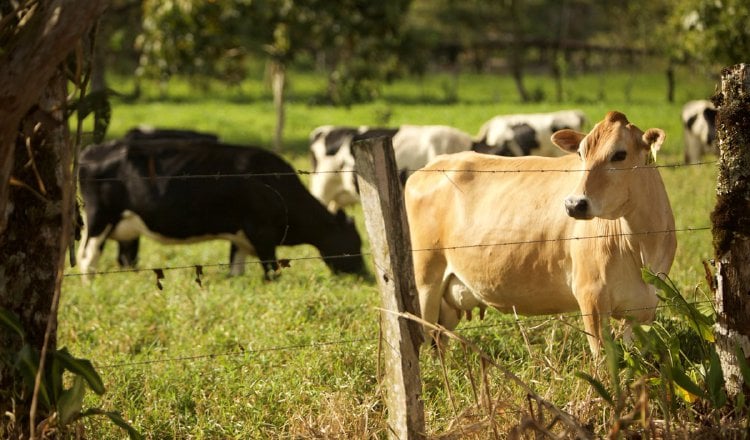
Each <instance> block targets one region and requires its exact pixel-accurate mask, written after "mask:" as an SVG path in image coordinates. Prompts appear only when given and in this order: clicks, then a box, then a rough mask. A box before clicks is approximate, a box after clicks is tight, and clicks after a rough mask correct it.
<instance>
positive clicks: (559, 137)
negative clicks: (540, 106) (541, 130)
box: [551, 128, 586, 153]
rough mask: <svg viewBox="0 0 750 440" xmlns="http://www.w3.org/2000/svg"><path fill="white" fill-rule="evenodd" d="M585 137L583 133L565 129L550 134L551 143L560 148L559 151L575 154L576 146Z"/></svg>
mask: <svg viewBox="0 0 750 440" xmlns="http://www.w3.org/2000/svg"><path fill="white" fill-rule="evenodd" d="M585 137H586V135H585V134H584V133H580V132H577V131H575V130H571V129H569V128H566V129H564V130H558V131H556V132H554V133H552V137H551V139H552V143H553V144H555V145H557V146H558V147H560V149H561V150H563V151H565V152H568V153H575V152H576V151H578V145H579V144H580V143H581V141H582V140H583V138H585Z"/></svg>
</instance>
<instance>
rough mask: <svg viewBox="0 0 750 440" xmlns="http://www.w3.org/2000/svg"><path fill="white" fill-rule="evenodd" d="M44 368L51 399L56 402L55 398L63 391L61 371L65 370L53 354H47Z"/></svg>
mask: <svg viewBox="0 0 750 440" xmlns="http://www.w3.org/2000/svg"><path fill="white" fill-rule="evenodd" d="M44 370H45V371H44V373H45V375H46V376H47V383H48V384H49V392H50V395H51V397H52V401H53V402H57V401H58V400H57V399H58V398H60V395H61V394H62V393H63V373H64V372H65V371H64V369H63V368H62V366H61V365H60V361H58V360H57V358H56V357H55V356H47V363H46V364H45V367H44Z"/></svg>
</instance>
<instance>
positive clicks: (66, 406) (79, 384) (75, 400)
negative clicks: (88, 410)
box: [57, 376, 86, 425]
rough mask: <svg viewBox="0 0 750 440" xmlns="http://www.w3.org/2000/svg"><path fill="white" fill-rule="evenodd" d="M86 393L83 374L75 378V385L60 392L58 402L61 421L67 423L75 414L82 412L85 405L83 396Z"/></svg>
mask: <svg viewBox="0 0 750 440" xmlns="http://www.w3.org/2000/svg"><path fill="white" fill-rule="evenodd" d="M85 394H86V385H85V383H84V381H83V379H82V378H81V376H76V377H75V378H74V379H73V386H72V387H70V388H69V389H67V390H65V391H63V392H62V394H60V400H58V402H57V414H58V415H59V417H60V423H62V424H63V425H67V424H68V423H69V422H70V421H71V420H73V418H74V417H75V416H77V415H78V414H80V413H81V407H83V396H84V395H85Z"/></svg>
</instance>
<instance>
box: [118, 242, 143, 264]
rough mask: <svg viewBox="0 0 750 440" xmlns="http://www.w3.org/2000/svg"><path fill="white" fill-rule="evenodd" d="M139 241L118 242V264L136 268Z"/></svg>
mask: <svg viewBox="0 0 750 440" xmlns="http://www.w3.org/2000/svg"><path fill="white" fill-rule="evenodd" d="M139 243H140V240H139V239H137V238H136V239H135V240H125V241H118V242H117V262H118V263H119V264H120V266H123V267H135V265H136V263H137V262H138V245H139Z"/></svg>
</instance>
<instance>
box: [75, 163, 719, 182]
mask: <svg viewBox="0 0 750 440" xmlns="http://www.w3.org/2000/svg"><path fill="white" fill-rule="evenodd" d="M717 163H718V161H705V162H697V163H671V164H663V165H646V166H634V167H628V168H608V169H607V171H637V170H648V169H653V168H683V167H695V166H704V165H715V164H717ZM405 171H407V172H409V173H417V172H422V173H430V172H432V173H447V172H455V173H478V174H518V173H552V172H557V173H581V172H589V171H591V170H590V169H582V170H570V169H553V168H550V169H533V170H468V169H450V168H445V169H431V170H425V169H407V170H405ZM356 172H357V171H356V170H354V169H346V170H345V169H341V170H327V171H318V170H312V171H311V170H301V169H298V170H294V171H290V172H270V173H227V174H220V173H216V174H184V175H131V176H127V177H85V178H81V179H79V180H80V181H81V182H125V181H130V180H151V181H157V180H158V181H163V180H194V179H195V180H219V179H247V178H251V177H289V176H303V175H304V176H309V175H316V174H320V175H325V174H353V173H354V174H356Z"/></svg>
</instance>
